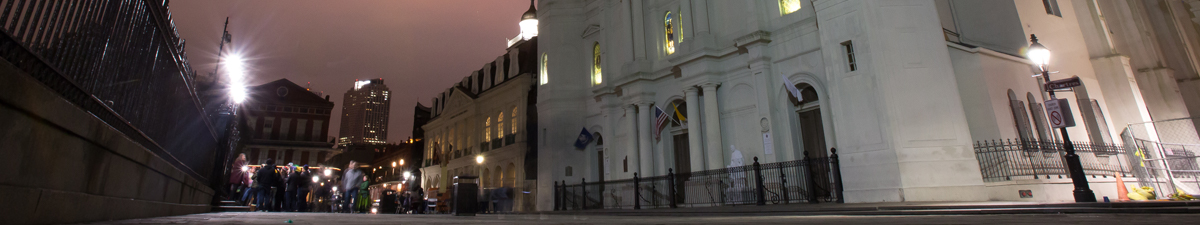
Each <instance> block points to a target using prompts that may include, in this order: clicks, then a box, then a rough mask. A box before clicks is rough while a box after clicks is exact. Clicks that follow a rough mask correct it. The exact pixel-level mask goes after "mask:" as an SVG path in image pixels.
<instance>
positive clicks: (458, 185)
mask: <svg viewBox="0 0 1200 225" xmlns="http://www.w3.org/2000/svg"><path fill="white" fill-rule="evenodd" d="M478 182H479V177H476V176H455V177H454V196H453V197H452V198H451V199H453V201H454V206H453V207H452V209H451V210H452V211H454V215H455V216H475V212H476V211H478V210H476V207H477V206H478V203H477V202H478V200H479V183H478Z"/></svg>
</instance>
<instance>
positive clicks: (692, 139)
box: [680, 87, 707, 172]
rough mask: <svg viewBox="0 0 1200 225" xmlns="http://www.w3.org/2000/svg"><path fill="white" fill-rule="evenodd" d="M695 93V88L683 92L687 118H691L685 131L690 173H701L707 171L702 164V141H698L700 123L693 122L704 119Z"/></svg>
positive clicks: (698, 98) (697, 94)
mask: <svg viewBox="0 0 1200 225" xmlns="http://www.w3.org/2000/svg"><path fill="white" fill-rule="evenodd" d="M697 91H699V90H696V88H695V87H688V88H687V89H684V90H683V92H684V95H685V96H686V99H685V101H687V109H686V110H687V113H688V116H689V117H691V118H688V121H687V129H688V152H690V155H691V161H692V171H701V170H706V169H707V167H706V166H705V164H704V145H703V144H702V143H701V141H702V140H701V139H700V121H695V120H696V119H700V120H703V118H704V117H700V96H699V93H697ZM680 172H686V171H680Z"/></svg>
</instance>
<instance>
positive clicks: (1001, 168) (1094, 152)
mask: <svg viewBox="0 0 1200 225" xmlns="http://www.w3.org/2000/svg"><path fill="white" fill-rule="evenodd" d="M1072 143H1073V144H1075V152H1076V154H1078V155H1079V157H1080V161H1082V164H1083V172H1084V174H1087V175H1091V176H1093V177H1112V176H1115V175H1116V174H1117V173H1118V172H1119V173H1121V174H1122V176H1129V166H1128V165H1126V163H1128V161H1127V160H1125V159H1122V157H1121V156H1120V154H1123V153H1124V149H1123V147H1122V146H1120V145H1117V144H1109V143H1104V144H1096V143H1088V142H1072ZM1062 145H1063V143H1062V142H1050V141H1037V140H1032V141H1028V140H1026V141H1022V140H1011V139H1010V140H993V141H982V142H975V158H976V159H978V160H979V171H980V173H981V174H982V175H983V180H984V181H987V182H995V181H1007V180H1025V179H1043V178H1045V179H1049V178H1054V177H1057V178H1069V176H1070V174H1069V173H1068V172H1067V169H1066V167H1065V166H1064V164H1063V155H1064V154H1066V153H1064V151H1063V150H1062Z"/></svg>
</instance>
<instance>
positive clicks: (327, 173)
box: [325, 169, 333, 177]
mask: <svg viewBox="0 0 1200 225" xmlns="http://www.w3.org/2000/svg"><path fill="white" fill-rule="evenodd" d="M331 174H333V171H331V170H329V169H325V176H326V177H328V176H329V175H331Z"/></svg>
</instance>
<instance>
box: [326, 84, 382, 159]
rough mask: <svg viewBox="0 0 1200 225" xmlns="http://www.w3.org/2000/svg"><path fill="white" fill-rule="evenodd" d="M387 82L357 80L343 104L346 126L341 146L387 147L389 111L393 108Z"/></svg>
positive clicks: (340, 131) (339, 133)
mask: <svg viewBox="0 0 1200 225" xmlns="http://www.w3.org/2000/svg"><path fill="white" fill-rule="evenodd" d="M389 95H391V92H389V91H388V87H387V85H384V84H383V78H379V79H373V80H355V81H354V88H351V89H350V90H349V91H346V95H345V97H344V98H343V100H342V124H341V129H340V130H339V132H338V137H339V139H338V143H339V145H341V146H345V145H346V144H349V143H372V144H384V143H387V132H388V129H387V125H388V111H389V109H390V107H391V105H392V100H391V98H390V97H389Z"/></svg>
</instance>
